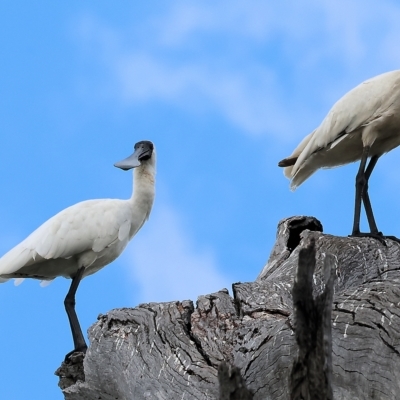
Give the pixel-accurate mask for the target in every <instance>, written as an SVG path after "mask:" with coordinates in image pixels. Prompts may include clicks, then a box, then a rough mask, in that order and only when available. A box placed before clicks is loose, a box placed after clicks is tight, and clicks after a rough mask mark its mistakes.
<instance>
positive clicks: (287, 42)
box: [79, 0, 400, 137]
mask: <svg viewBox="0 0 400 400" xmlns="http://www.w3.org/2000/svg"><path fill="white" fill-rule="evenodd" d="M399 19H400V7H399V6H398V5H396V4H395V3H393V2H390V1H382V2H379V3H377V2H372V1H368V0H367V1H364V0H354V1H350V2H346V3H345V2H341V1H339V2H338V1H323V2H320V1H317V0H306V1H304V2H302V3H299V2H296V1H295V0H292V1H286V2H284V3H281V2H268V3H266V2H263V1H261V0H260V1H259V0H255V1H252V2H246V1H243V0H233V1H217V2H211V1H208V2H207V1H205V2H201V3H198V2H181V1H178V2H174V3H173V4H171V5H170V6H166V9H164V10H163V12H162V13H161V12H160V13H159V14H157V15H154V14H153V15H152V16H151V17H149V20H147V21H142V22H140V21H136V22H135V24H132V26H131V27H130V28H125V29H119V28H117V27H111V26H108V25H105V24H104V23H102V22H101V21H99V20H97V19H96V18H95V17H85V18H83V19H82V20H81V23H80V25H79V26H80V27H79V34H80V38H82V37H83V38H85V39H86V40H88V41H89V42H90V45H91V46H90V47H91V50H90V51H91V54H93V52H96V51H97V53H98V55H100V57H101V59H102V62H103V63H104V65H106V67H107V69H108V73H109V74H110V75H109V78H110V81H111V82H112V84H110V85H109V87H110V90H111V91H113V93H112V95H113V96H117V97H118V98H119V99H120V100H121V101H123V102H124V103H125V104H128V105H129V104H135V103H138V102H149V101H162V102H165V103H169V104H174V105H175V106H177V107H180V108H184V109H186V110H190V111H192V112H198V111H199V110H200V111H202V112H203V111H206V112H211V113H215V112H218V113H219V114H220V115H221V116H222V117H223V118H224V119H225V120H226V121H227V122H228V123H230V124H231V125H232V126H234V127H236V128H238V129H239V130H240V131H242V132H244V133H247V134H253V135H254V134H269V135H275V136H276V137H282V136H286V137H287V136H288V135H290V134H291V132H293V131H295V129H296V127H297V124H298V121H299V120H300V118H302V117H304V114H305V113H309V114H313V113H315V105H316V104H318V105H319V106H320V104H321V102H322V106H324V105H325V104H326V105H331V104H332V102H333V101H335V100H337V98H338V97H339V96H340V95H342V94H344V93H345V92H346V91H347V90H348V89H350V88H351V87H353V86H354V85H355V84H357V83H359V82H360V81H362V80H363V79H366V78H368V77H371V76H373V75H375V74H378V73H380V72H384V71H385V70H390V69H393V68H395V65H397V64H398V61H399V57H400V56H398V54H399V52H398V45H397V43H398V41H399V40H400V26H399V24H398V20H399ZM93 44H95V46H93ZM96 49H97V50H96ZM322 82H323V91H322V90H321V89H319V87H320V86H321V85H322ZM305 87H308V89H307V90H305ZM304 93H306V94H308V95H310V96H312V97H314V98H315V100H314V102H312V103H311V104H308V105H304V104H302V102H303V101H304V100H303V99H299V97H298V96H304ZM288 94H289V96H288ZM284 99H285V100H284Z"/></svg>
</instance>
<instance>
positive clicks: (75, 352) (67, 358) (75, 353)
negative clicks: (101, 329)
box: [64, 346, 87, 363]
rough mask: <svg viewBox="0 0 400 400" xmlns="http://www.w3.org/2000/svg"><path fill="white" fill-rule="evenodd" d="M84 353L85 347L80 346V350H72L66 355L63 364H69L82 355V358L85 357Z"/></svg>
mask: <svg viewBox="0 0 400 400" xmlns="http://www.w3.org/2000/svg"><path fill="white" fill-rule="evenodd" d="M86 351H87V346H85V347H83V346H82V347H81V348H78V349H74V350H72V351H70V352H69V353H67V354H66V356H65V358H64V362H66V363H69V362H71V361H73V358H75V357H76V356H77V357H81V356H82V355H83V357H85V354H86Z"/></svg>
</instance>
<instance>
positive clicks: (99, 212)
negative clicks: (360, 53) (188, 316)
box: [0, 141, 156, 358]
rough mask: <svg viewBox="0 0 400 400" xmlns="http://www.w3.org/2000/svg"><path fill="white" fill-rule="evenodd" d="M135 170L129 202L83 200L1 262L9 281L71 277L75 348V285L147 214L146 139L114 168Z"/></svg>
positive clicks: (151, 163)
mask: <svg viewBox="0 0 400 400" xmlns="http://www.w3.org/2000/svg"><path fill="white" fill-rule="evenodd" d="M115 166H116V167H118V168H121V169H123V170H129V169H131V168H135V172H134V191H133V194H132V197H131V198H130V199H128V200H117V199H115V200H114V199H102V200H88V201H83V202H81V203H78V204H75V205H73V206H71V207H68V208H66V209H65V210H63V211H61V212H60V213H58V214H57V215H55V216H54V217H52V218H50V219H49V220H48V221H46V222H45V223H44V224H43V225H41V226H40V227H39V228H38V229H36V230H35V231H34V232H33V233H32V234H31V235H29V236H28V237H27V238H26V239H25V240H24V241H22V242H21V243H19V244H18V245H17V246H15V247H14V248H13V249H11V250H10V251H9V252H8V253H6V254H5V255H4V256H3V257H2V258H1V259H0V281H1V282H5V281H6V280H8V279H10V278H35V279H41V280H45V281H46V280H52V279H54V278H56V277H57V276H63V277H65V278H72V283H71V286H70V289H69V291H68V293H67V296H66V297H65V301H64V304H65V309H66V311H67V315H68V319H69V323H70V326H71V332H72V338H73V341H74V350H73V351H72V352H70V353H68V354H67V356H66V358H67V357H68V356H69V355H70V354H71V353H73V352H75V351H82V352H85V351H86V349H87V345H86V342H85V339H84V337H83V334H82V330H81V327H80V325H79V321H78V317H77V315H76V312H75V293H76V290H77V289H78V285H79V282H80V281H81V279H82V278H84V277H85V276H88V275H91V274H93V273H95V272H96V271H98V270H99V269H101V268H103V267H104V266H106V265H107V264H109V263H111V262H112V261H114V260H115V259H116V258H117V257H118V256H119V255H120V254H121V253H122V251H123V250H124V248H125V246H126V245H127V243H128V242H129V240H130V239H132V237H133V236H134V235H135V234H136V233H137V232H138V231H139V229H140V228H141V227H142V225H143V224H144V223H145V221H146V220H147V219H148V217H149V215H150V211H151V208H152V205H153V200H154V182H155V169H156V153H155V149H154V145H153V143H152V142H149V141H141V142H138V143H136V144H135V151H134V153H133V154H132V155H131V156H130V157H128V158H126V159H125V160H123V161H121V162H118V163H116V164H115Z"/></svg>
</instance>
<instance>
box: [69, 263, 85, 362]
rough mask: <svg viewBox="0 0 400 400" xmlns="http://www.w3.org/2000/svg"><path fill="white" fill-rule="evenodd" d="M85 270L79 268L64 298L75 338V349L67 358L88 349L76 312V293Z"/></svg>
mask: <svg viewBox="0 0 400 400" xmlns="http://www.w3.org/2000/svg"><path fill="white" fill-rule="evenodd" d="M84 271H85V267H81V268H79V269H78V271H77V273H76V275H75V276H74V278H73V279H72V283H71V286H70V288H69V290H68V293H67V296H66V297H65V300H64V305H65V310H66V311H67V315H68V320H69V324H70V326H71V333H72V338H73V340H74V347H75V348H74V350H73V351H71V352H70V353H68V354H67V355H66V356H65V359H67V358H68V357H69V356H70V355H71V354H72V353H74V352H77V351H81V352H83V353H85V352H86V350H87V345H86V342H85V338H84V337H83V334H82V329H81V326H80V325H79V321H78V317H77V315H76V312H75V294H76V291H77V289H78V286H79V283H80V281H81V279H82V275H83V272H84Z"/></svg>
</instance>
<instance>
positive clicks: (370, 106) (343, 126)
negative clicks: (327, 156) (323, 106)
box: [285, 70, 400, 177]
mask: <svg viewBox="0 0 400 400" xmlns="http://www.w3.org/2000/svg"><path fill="white" fill-rule="evenodd" d="M399 84H400V71H399V70H397V71H391V72H387V73H385V74H382V75H378V76H376V77H374V78H372V79H369V80H367V81H365V82H363V83H361V84H360V85H358V86H356V87H355V88H354V89H352V90H351V91H350V92H348V93H347V94H345V95H344V96H343V97H342V98H341V99H340V100H339V101H337V102H336V103H335V104H334V106H333V107H332V109H331V110H330V111H329V113H328V115H327V116H326V117H325V119H324V120H323V121H322V123H321V125H320V126H319V127H318V128H317V129H316V130H315V131H314V132H313V133H312V134H311V135H309V136H308V137H306V138H307V139H308V140H307V141H306V146H304V144H305V143H304V142H305V140H303V141H302V142H301V143H300V145H299V146H298V147H297V148H296V149H295V151H294V152H293V155H296V156H297V155H298V159H297V161H296V163H295V165H294V166H293V167H292V168H291V167H288V168H290V170H289V169H288V170H287V171H285V175H288V174H290V176H291V177H293V176H294V175H295V174H296V173H297V171H298V170H299V169H300V168H301V167H302V165H303V163H304V162H305V161H306V160H307V158H308V157H309V156H310V155H311V154H313V153H314V152H316V151H318V150H319V149H321V148H325V147H326V146H327V145H329V144H332V145H334V144H335V141H337V140H338V139H341V135H343V134H346V133H347V134H348V133H351V132H352V131H354V130H356V129H358V128H360V127H362V126H366V125H368V124H369V123H370V122H372V121H374V120H376V119H377V118H380V117H381V116H382V115H384V114H385V112H387V111H388V109H389V108H390V106H391V105H392V104H393V101H394V97H395V96H397V97H398V92H399ZM360 140H361V138H360ZM317 168H318V167H317Z"/></svg>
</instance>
